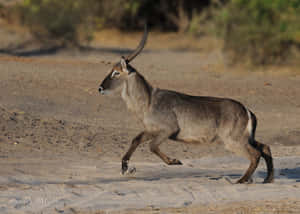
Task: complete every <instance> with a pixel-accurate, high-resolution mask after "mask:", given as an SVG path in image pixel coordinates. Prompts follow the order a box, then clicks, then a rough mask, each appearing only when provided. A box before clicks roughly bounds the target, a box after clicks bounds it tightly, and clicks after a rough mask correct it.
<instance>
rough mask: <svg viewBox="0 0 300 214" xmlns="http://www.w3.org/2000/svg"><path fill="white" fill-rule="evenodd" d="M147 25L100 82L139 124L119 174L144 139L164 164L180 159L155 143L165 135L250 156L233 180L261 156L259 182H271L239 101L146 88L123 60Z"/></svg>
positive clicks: (251, 121) (264, 149)
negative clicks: (263, 172)
mask: <svg viewBox="0 0 300 214" xmlns="http://www.w3.org/2000/svg"><path fill="white" fill-rule="evenodd" d="M147 35H148V32H147V27H145V31H144V35H143V37H142V40H141V41H140V44H139V45H138V47H137V48H136V50H135V51H134V52H133V53H131V54H130V55H129V56H127V57H122V58H121V60H120V62H118V63H117V64H115V65H114V66H113V68H112V70H111V71H110V73H109V74H108V75H107V76H106V77H105V79H104V80H103V81H102V83H101V85H100V87H99V92H100V93H101V94H107V92H111V91H120V92H121V96H122V98H123V100H124V101H125V103H126V105H127V107H128V109H129V110H131V111H132V112H134V113H135V114H136V116H137V118H138V119H139V120H140V121H141V122H142V123H143V125H144V131H142V132H141V133H140V134H139V135H137V136H136V137H135V138H134V139H133V140H132V143H131V146H130V148H129V150H128V151H127V153H126V154H125V155H124V157H123V158H122V174H124V173H128V171H129V169H128V162H129V159H130V157H131V155H132V154H133V152H134V151H135V150H136V148H137V147H138V146H139V145H140V144H141V143H142V142H146V141H150V150H151V151H152V152H153V153H154V154H156V155H157V156H158V157H160V158H161V159H162V160H163V161H164V162H165V163H166V164H168V165H181V164H182V163H181V161H180V160H177V159H173V158H170V157H168V156H167V155H165V154H164V153H163V152H162V151H161V150H160V149H159V145H160V144H161V143H163V142H164V141H166V140H167V139H171V140H174V141H181V142H185V143H188V142H193V143H201V142H203V141H206V142H212V141H213V140H214V139H217V138H218V139H221V140H222V141H223V142H224V144H225V148H226V149H228V150H230V151H233V152H234V153H236V154H237V155H241V156H243V157H246V158H248V159H249V160H250V166H249V168H248V169H247V171H246V172H245V174H244V175H243V176H242V177H241V178H240V179H239V180H238V181H237V183H245V182H249V181H250V179H251V176H252V174H253V173H254V171H255V169H256V168H257V166H258V163H259V160H260V158H261V157H263V158H264V159H265V161H266V164H267V171H268V173H267V176H266V178H265V179H264V183H271V182H273V180H274V169H273V160H272V155H271V150H270V148H269V146H267V145H265V144H262V143H260V142H258V141H256V140H255V129H256V117H255V115H254V114H253V113H252V112H251V111H250V110H249V109H247V108H246V107H245V106H244V105H243V104H241V103H239V102H238V101H235V100H232V99H229V98H217V97H204V96H190V95H186V94H183V93H180V92H176V91H171V90H164V89H160V88H155V87H152V86H151V84H150V83H149V82H148V81H147V80H146V79H145V78H144V77H143V76H142V75H141V74H140V73H139V72H138V71H137V70H136V69H135V68H134V67H132V66H131V65H130V64H129V63H130V62H131V61H132V60H133V59H134V58H135V57H136V56H137V55H138V54H139V53H140V52H141V51H142V50H143V48H144V46H145V43H146V40H147Z"/></svg>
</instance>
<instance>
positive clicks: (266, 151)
mask: <svg viewBox="0 0 300 214" xmlns="http://www.w3.org/2000/svg"><path fill="white" fill-rule="evenodd" d="M255 143H256V145H257V149H258V150H259V151H260V152H261V156H262V157H263V158H264V159H265V161H266V165H267V170H268V175H267V177H266V178H265V180H264V183H272V182H273V181H274V166H273V158H272V154H271V149H270V147H269V146H268V145H266V144H263V143H260V142H257V141H255Z"/></svg>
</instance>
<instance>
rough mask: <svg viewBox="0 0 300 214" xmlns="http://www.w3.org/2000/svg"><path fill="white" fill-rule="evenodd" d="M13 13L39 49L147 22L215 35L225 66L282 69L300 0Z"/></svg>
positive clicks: (295, 38)
mask: <svg viewBox="0 0 300 214" xmlns="http://www.w3.org/2000/svg"><path fill="white" fill-rule="evenodd" d="M16 8H17V10H16V9H13V10H11V11H12V12H14V13H15V12H16V11H18V14H19V15H18V16H19V20H20V21H21V23H22V24H24V25H26V26H28V28H30V31H31V32H32V34H33V35H34V36H35V38H37V39H38V40H40V41H43V42H45V43H48V42H49V41H55V42H59V43H60V44H73V45H74V44H75V45H77V44H82V43H83V42H89V41H91V40H92V39H93V32H94V31H95V30H100V29H103V28H118V29H121V30H126V31H131V30H141V29H142V28H143V25H144V23H145V22H146V21H147V23H148V26H150V27H151V28H152V29H156V30H159V31H177V32H180V33H186V32H188V33H190V34H194V35H197V36H199V35H203V34H205V33H206V34H207V33H208V32H209V33H211V32H213V33H214V34H215V33H216V34H217V35H218V37H219V38H220V39H221V40H223V41H224V48H223V50H224V53H225V56H226V57H227V59H229V62H231V63H236V62H240V61H243V62H245V61H246V62H249V63H251V64H254V65H266V64H278V63H283V62H287V61H289V60H290V59H293V58H295V57H293V54H294V53H295V51H294V50H298V49H299V46H300V0H272V1H270V0H251V1H250V0H205V1H196V0H190V1H184V0H65V1H61V0H24V1H21V2H19V4H18V6H17V7H16ZM2 11H4V10H2ZM0 13H1V12H0ZM10 17H16V16H10ZM296 55H297V54H296ZM298 55H299V54H298Z"/></svg>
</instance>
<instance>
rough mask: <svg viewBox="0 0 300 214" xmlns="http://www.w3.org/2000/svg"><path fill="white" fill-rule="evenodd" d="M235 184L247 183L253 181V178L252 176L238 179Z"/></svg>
mask: <svg viewBox="0 0 300 214" xmlns="http://www.w3.org/2000/svg"><path fill="white" fill-rule="evenodd" d="M236 183H237V184H244V183H247V184H252V183H253V179H252V178H249V179H242V178H241V179H239V180H238V181H237V182H236Z"/></svg>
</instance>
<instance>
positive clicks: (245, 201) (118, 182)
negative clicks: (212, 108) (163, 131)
mask: <svg viewBox="0 0 300 214" xmlns="http://www.w3.org/2000/svg"><path fill="white" fill-rule="evenodd" d="M158 42H159V40H158V39H157V41H156V42H155V44H156V47H154V48H153V49H152V48H151V34H150V38H149V43H150V45H149V46H147V48H146V50H145V52H144V53H143V54H142V55H140V56H139V57H138V58H137V59H136V60H135V61H134V62H133V63H132V65H133V66H135V67H136V68H137V69H138V70H139V71H140V72H141V73H142V74H143V75H144V76H145V77H146V79H148V80H149V82H150V83H152V85H154V86H156V87H160V88H167V89H172V90H177V91H181V92H184V93H189V94H193V95H209V96H218V97H231V98H234V99H236V100H239V101H241V102H242V103H244V104H245V105H246V106H247V107H249V108H250V109H251V110H252V111H253V112H254V113H255V114H256V116H257V118H258V129H257V139H258V140H260V141H262V142H264V143H267V144H268V145H270V146H271V149H272V152H273V155H274V162H275V168H276V180H275V183H273V184H266V185H265V184H261V183H262V180H263V177H264V176H265V171H266V169H265V168H266V167H265V164H264V163H263V162H261V164H260V166H259V168H258V170H257V171H256V173H255V175H254V176H253V183H252V184H243V185H233V184H232V183H233V182H235V181H236V180H237V179H238V177H239V176H241V175H242V173H243V172H244V171H245V170H246V168H247V167H248V161H247V160H244V159H241V158H239V157H236V156H234V155H233V154H231V153H229V152H227V151H225V150H224V148H223V145H222V144H221V143H220V142H216V143H213V144H210V143H207V144H203V145H184V144H181V143H177V142H172V141H168V142H166V143H164V144H162V146H161V149H162V150H163V151H165V152H166V153H167V154H169V155H170V156H172V157H174V158H175V157H176V158H178V159H180V160H182V162H183V163H184V165H183V166H173V167H171V166H166V165H165V164H163V163H162V162H161V161H160V159H158V158H157V157H156V156H155V155H153V154H151V153H150V151H149V149H148V145H147V143H145V144H143V145H141V146H140V147H139V148H138V149H137V151H136V152H135V153H134V155H133V157H132V159H131V162H130V163H131V166H135V167H136V169H137V172H136V173H135V174H134V175H132V176H127V177H123V176H121V175H120V159H121V157H122V155H123V154H124V153H125V152H126V150H127V148H128V147H129V144H130V140H131V139H132V138H133V137H134V136H135V135H137V134H138V133H139V131H141V124H138V123H137V122H136V120H135V118H134V115H132V114H131V113H129V112H128V111H127V109H126V106H125V104H124V103H123V101H122V100H121V99H120V96H112V97H111V96H110V97H106V96H101V95H100V94H99V93H98V91H97V89H98V85H99V83H100V82H101V80H102V79H103V78H104V76H105V75H106V74H107V72H108V71H109V69H110V68H111V63H114V62H116V61H117V60H118V59H119V57H120V55H121V54H124V53H125V54H126V53H127V52H126V51H127V49H120V48H117V47H110V46H109V45H104V46H99V44H97V43H95V44H93V45H94V48H93V49H91V50H86V51H83V52H79V51H74V50H60V49H58V50H45V51H44V50H41V49H32V50H23V51H19V52H9V53H8V52H7V50H6V49H2V51H0V52H1V54H0V165H1V167H0V212H1V213H7V214H8V213H101V214H102V213H299V210H300V191H299V187H300V185H299V181H300V168H299V167H300V158H299V157H298V156H299V154H300V144H299V143H300V124H299V121H300V97H299V94H300V76H299V75H298V74H299V73H298V74H297V73H293V72H284V73H282V72H280V68H274V70H271V71H270V70H269V71H268V72H261V71H259V72H255V71H252V72H249V71H247V72H246V71H244V72H243V71H241V70H239V71H234V70H230V69H228V68H227V69H226V70H223V69H220V66H219V64H220V63H222V59H221V54H220V53H219V52H218V51H217V50H213V49H212V50H208V48H207V47H208V46H207V44H204V46H205V48H204V49H203V50H201V48H200V49H197V51H187V50H184V49H182V48H181V49H164V48H162V49H159V48H157V43H158ZM1 45H3V44H0V46H1ZM164 46H166V44H164ZM126 48H128V47H126ZM13 55H19V56H22V57H17V56H13Z"/></svg>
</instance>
